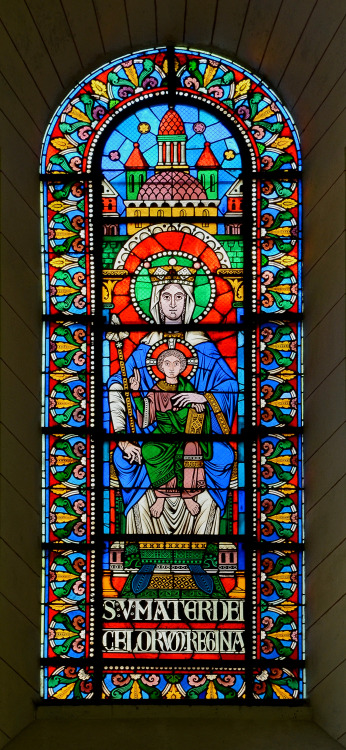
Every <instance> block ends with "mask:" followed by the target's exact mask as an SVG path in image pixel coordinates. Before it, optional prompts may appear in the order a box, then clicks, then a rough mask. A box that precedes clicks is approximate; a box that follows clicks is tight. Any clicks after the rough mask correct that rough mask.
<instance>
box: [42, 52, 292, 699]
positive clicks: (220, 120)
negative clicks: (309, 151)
mask: <svg viewBox="0 0 346 750" xmlns="http://www.w3.org/2000/svg"><path fill="white" fill-rule="evenodd" d="M41 177H42V206H43V242H44V248H43V258H44V360H43V391H44V403H43V436H44V438H43V453H44V473H43V477H44V479H43V491H44V523H43V526H44V529H43V533H44V553H43V556H44V575H45V579H44V580H45V583H44V592H43V596H44V600H43V611H44V615H43V630H44V636H43V646H42V674H43V697H44V698H50V699H53V700H65V699H68V700H70V701H71V700H77V701H83V700H84V699H89V700H92V701H95V702H98V701H101V699H103V700H106V701H112V700H114V699H117V700H119V699H120V700H123V701H127V700H132V701H139V702H141V701H143V700H152V701H163V700H166V699H180V700H182V701H185V702H188V701H191V700H194V701H196V700H198V701H204V700H214V701H228V702H233V703H236V702H240V703H242V704H243V703H244V702H247V703H253V702H256V701H258V700H262V701H263V702H265V703H268V702H271V701H272V702H275V703H278V702H281V703H282V702H283V701H288V702H289V703H291V704H292V703H293V702H294V701H297V700H300V699H301V698H303V697H304V661H303V660H304V645H303V624H302V623H303V612H302V605H303V578H302V570H303V562H302V542H303V527H302V435H301V426H302V412H301V410H302V398H301V394H302V388H301V370H302V353H301V315H302V297H301V294H302V290H301V160H300V151H299V143H298V137H297V133H296V129H295V127H294V124H293V123H292V121H291V119H290V116H289V114H288V113H287V111H286V109H285V108H284V106H283V105H282V103H281V102H280V101H279V99H278V98H277V97H276V96H275V95H274V94H273V92H272V91H271V90H270V89H269V88H268V86H267V85H266V84H265V83H263V81H261V80H259V79H258V78H257V77H256V76H255V75H253V74H251V73H249V72H248V71H247V70H244V69H243V68H241V67H240V66H239V65H236V64H234V63H230V62H229V61H228V60H223V59H220V58H218V57H216V56H214V55H211V54H209V53H208V54H206V53H199V52H196V51H193V50H188V49H182V48H179V49H175V50H173V49H164V48H162V49H152V50H149V51H147V52H144V53H137V54H133V55H129V56H127V57H125V58H124V59H122V60H117V61H113V62H112V63H109V64H108V65H105V66H104V67H102V68H100V69H99V70H97V71H96V72H95V73H93V74H92V75H90V76H88V77H87V78H85V79H84V80H83V81H82V83H81V84H80V85H79V86H78V87H76V89H75V90H74V91H72V93H71V94H70V95H69V96H68V97H67V98H66V100H65V101H64V102H63V104H62V105H61V107H60V108H59V109H58V111H57V113H56V115H55V116H54V118H53V119H52V121H51V123H50V125H49V128H48V131H47V135H46V137H45V140H44V146H43V153H42V174H41Z"/></svg>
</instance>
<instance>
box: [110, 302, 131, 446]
mask: <svg viewBox="0 0 346 750" xmlns="http://www.w3.org/2000/svg"><path fill="white" fill-rule="evenodd" d="M111 324H112V325H120V324H121V321H120V320H119V318H118V316H117V315H114V314H113V315H112V318H111ZM128 336H129V333H128V331H119V332H115V331H108V333H106V339H108V341H114V342H115V345H116V347H117V351H118V360H119V369H120V374H121V379H122V381H123V389H124V397H125V404H126V408H127V415H128V418H129V423H130V431H131V432H132V433H133V434H134V435H135V434H136V426H135V420H134V416H133V409H132V402H131V396H130V388H129V380H128V377H127V372H126V366H125V359H124V350H123V346H124V343H123V342H124V339H127V337H128Z"/></svg>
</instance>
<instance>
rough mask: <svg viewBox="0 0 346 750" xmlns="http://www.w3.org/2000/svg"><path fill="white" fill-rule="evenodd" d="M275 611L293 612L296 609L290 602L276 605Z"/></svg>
mask: <svg viewBox="0 0 346 750" xmlns="http://www.w3.org/2000/svg"><path fill="white" fill-rule="evenodd" d="M277 609H280V610H281V611H282V612H294V610H295V609H297V605H296V604H291V603H290V602H282V604H280V605H277Z"/></svg>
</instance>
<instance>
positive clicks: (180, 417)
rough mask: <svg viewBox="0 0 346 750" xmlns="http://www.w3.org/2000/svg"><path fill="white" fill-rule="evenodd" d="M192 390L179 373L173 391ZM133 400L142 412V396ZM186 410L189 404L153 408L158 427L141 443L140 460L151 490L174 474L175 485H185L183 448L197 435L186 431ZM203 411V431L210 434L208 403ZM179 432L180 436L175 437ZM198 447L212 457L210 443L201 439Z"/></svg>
mask: <svg viewBox="0 0 346 750" xmlns="http://www.w3.org/2000/svg"><path fill="white" fill-rule="evenodd" d="M194 390H195V389H194V388H193V386H192V385H191V384H190V383H189V381H188V380H186V379H185V378H182V377H181V376H179V378H178V384H177V389H176V391H175V393H191V392H194ZM152 393H154V394H155V391H152ZM173 395H174V394H173V393H172V396H173ZM134 400H135V403H136V407H137V409H138V411H139V412H140V413H141V414H143V411H144V399H143V398H142V397H141V396H137V397H135V399H134ZM189 409H190V407H189V406H186V407H184V408H183V409H178V410H177V411H173V409H168V410H167V411H164V412H163V411H158V410H156V423H157V426H156V427H155V429H154V430H153V432H152V433H151V434H152V435H153V440H150V441H148V442H146V443H143V445H142V456H143V460H144V463H145V466H146V469H147V472H148V475H149V479H150V481H151V484H152V487H153V488H154V489H157V488H159V487H161V486H162V485H163V484H167V482H169V481H170V480H171V479H173V478H174V477H176V480H177V487H178V488H182V487H184V448H185V445H186V443H187V442H188V441H193V440H195V438H196V436H195V435H191V436H189V435H186V433H185V430H186V422H187V418H188V413H189ZM203 413H204V422H203V434H204V435H205V434H210V433H211V419H210V412H209V407H208V405H207V404H205V411H204V412H203ZM164 435H165V436H167V437H166V440H165V439H164V438H163V436H164ZM179 435H180V436H181V437H178V436H179ZM159 436H160V438H159ZM161 436H162V437H161ZM169 437H170V439H169ZM155 438H156V439H155ZM199 446H200V449H201V453H202V457H203V458H204V459H206V460H210V459H211V457H212V445H211V443H210V442H208V441H206V440H201V441H199Z"/></svg>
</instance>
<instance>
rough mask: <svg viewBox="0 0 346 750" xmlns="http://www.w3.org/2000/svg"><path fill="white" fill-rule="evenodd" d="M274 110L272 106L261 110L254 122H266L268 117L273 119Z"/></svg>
mask: <svg viewBox="0 0 346 750" xmlns="http://www.w3.org/2000/svg"><path fill="white" fill-rule="evenodd" d="M273 114H274V112H273V110H272V108H271V106H270V105H268V106H267V107H264V109H261V110H260V111H259V112H257V115H255V117H254V118H253V122H258V120H266V119H267V117H273Z"/></svg>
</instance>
